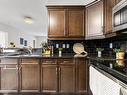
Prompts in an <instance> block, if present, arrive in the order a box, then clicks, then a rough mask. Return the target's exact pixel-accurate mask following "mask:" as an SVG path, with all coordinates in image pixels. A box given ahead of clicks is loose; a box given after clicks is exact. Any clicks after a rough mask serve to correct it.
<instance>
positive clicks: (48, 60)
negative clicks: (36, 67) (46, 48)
mask: <svg viewBox="0 0 127 95" xmlns="http://www.w3.org/2000/svg"><path fill="white" fill-rule="evenodd" d="M42 64H57V61H56V59H44V60H43V61H42Z"/></svg>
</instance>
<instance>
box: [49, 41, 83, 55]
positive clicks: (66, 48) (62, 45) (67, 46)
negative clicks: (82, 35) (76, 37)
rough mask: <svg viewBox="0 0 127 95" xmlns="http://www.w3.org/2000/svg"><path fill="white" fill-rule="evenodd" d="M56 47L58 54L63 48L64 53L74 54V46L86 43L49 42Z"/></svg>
mask: <svg viewBox="0 0 127 95" xmlns="http://www.w3.org/2000/svg"><path fill="white" fill-rule="evenodd" d="M48 43H49V44H51V45H52V46H53V47H54V53H58V48H63V53H74V52H73V45H74V44H75V43H83V44H84V41H71V40H67V41H60V40H59V41H48Z"/></svg>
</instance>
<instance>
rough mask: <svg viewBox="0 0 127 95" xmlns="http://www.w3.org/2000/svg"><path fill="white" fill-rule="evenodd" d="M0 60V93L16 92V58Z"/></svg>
mask: <svg viewBox="0 0 127 95" xmlns="http://www.w3.org/2000/svg"><path fill="white" fill-rule="evenodd" d="M0 61H1V63H0V93H9V92H18V66H17V59H1V60H0Z"/></svg>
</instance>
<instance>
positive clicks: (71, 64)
mask: <svg viewBox="0 0 127 95" xmlns="http://www.w3.org/2000/svg"><path fill="white" fill-rule="evenodd" d="M82 59H83V58H82ZM5 60H6V58H5ZM31 60H33V59H30V58H28V59H27V58H25V60H24V58H19V59H17V63H16V65H17V80H18V84H17V91H16V92H15V93H19V94H20V93H21V94H22V93H54V94H55V93H59V94H64V93H66V94H67V93H77V94H81V93H82V94H85V95H87V94H88V80H87V79H88V74H87V73H88V72H86V74H85V77H86V80H84V81H86V85H87V86H86V87H85V88H84V91H85V92H84V91H79V81H80V79H79V78H77V76H79V72H80V71H79V69H80V68H79V66H78V64H79V62H80V58H71V59H70V58H69V59H68V58H66V59H65V58H61V59H56V58H55V59H54V58H44V59H41V58H35V60H33V61H31ZM83 60H86V59H85V58H84V59H83ZM36 62H37V63H36ZM46 62H47V63H46ZM48 62H49V63H48ZM8 63H9V62H8ZM82 63H83V64H85V65H86V67H85V68H84V69H85V70H86V71H87V63H86V62H85V61H82ZM0 65H1V64H0ZM35 65H36V67H38V68H37V71H38V72H37V73H38V75H36V79H37V80H36V81H38V82H37V84H36V85H38V86H37V89H35V87H36V86H34V88H31V89H27V88H26V87H25V88H24V89H22V81H23V80H22V78H23V77H22V74H25V72H24V71H23V72H22V70H23V68H24V67H22V66H25V67H26V66H28V67H29V66H30V68H31V66H35ZM48 66H51V67H52V66H54V67H53V68H54V69H52V70H53V71H55V72H54V74H55V73H56V91H55V92H51V91H50V90H49V91H46V92H45V91H43V89H44V87H43V74H44V73H43V70H44V68H43V67H47V68H48ZM32 68H34V67H32ZM32 68H31V70H32ZM25 69H27V67H26V68H25ZM35 69H36V68H35ZM28 70H29V69H28ZM45 70H46V71H47V69H45ZM48 70H49V71H50V68H49V69H48ZM52 70H51V71H52ZM53 71H52V72H53ZM32 72H33V71H32ZM32 72H29V73H31V74H32ZM34 72H35V71H34ZM35 73H36V72H35ZM49 73H50V72H49ZM23 76H24V75H23ZM28 76H31V75H28ZM24 77H26V75H25V76H24ZM33 77H34V76H33ZM31 78H32V77H31ZM50 78H51V77H50ZM65 81H66V82H69V81H71V82H70V83H69V84H73V86H71V85H68V84H67V85H66V84H64V82H65ZM62 84H64V85H62ZM29 85H31V84H30V83H29ZM66 86H69V89H66V88H65V89H64V88H63V87H66ZM27 87H29V86H28V85H27ZM61 87H62V88H61ZM70 87H72V88H70ZM82 89H83V88H82ZM0 93H4V92H0ZM8 93H14V92H13V91H11V90H10V92H8Z"/></svg>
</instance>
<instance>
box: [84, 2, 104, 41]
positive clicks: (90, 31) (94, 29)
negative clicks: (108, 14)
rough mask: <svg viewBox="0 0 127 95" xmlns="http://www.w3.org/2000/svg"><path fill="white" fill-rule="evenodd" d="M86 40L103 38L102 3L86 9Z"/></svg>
mask: <svg viewBox="0 0 127 95" xmlns="http://www.w3.org/2000/svg"><path fill="white" fill-rule="evenodd" d="M86 15H87V16H86V39H92V38H100V37H103V1H99V2H97V3H95V4H93V5H91V6H89V7H87V8H86Z"/></svg>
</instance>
